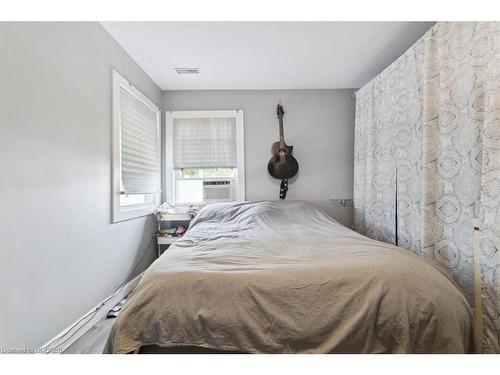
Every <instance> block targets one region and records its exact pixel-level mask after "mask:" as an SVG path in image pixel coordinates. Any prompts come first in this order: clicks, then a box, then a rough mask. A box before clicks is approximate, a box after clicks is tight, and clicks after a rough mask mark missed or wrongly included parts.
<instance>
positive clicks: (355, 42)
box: [102, 22, 434, 90]
mask: <svg viewBox="0 0 500 375" xmlns="http://www.w3.org/2000/svg"><path fill="white" fill-rule="evenodd" d="M102 24H103V26H104V27H105V28H106V29H107V30H108V32H109V33H110V34H111V35H112V36H113V37H114V38H115V39H116V40H117V42H118V43H119V44H120V45H121V46H122V47H123V48H124V49H125V50H126V51H127V52H128V53H129V54H130V56H132V58H133V59H134V60H135V61H137V63H138V64H139V65H140V66H141V67H142V68H143V69H144V70H145V71H146V73H148V74H149V76H150V77H151V78H152V79H153V80H154V81H155V82H156V83H157V84H158V85H159V86H160V88H161V89H162V90H217V89H313V88H315V89H327V88H358V87H361V86H363V85H364V84H365V83H367V82H368V81H369V80H370V79H371V78H372V77H374V76H375V75H377V74H378V73H380V72H381V71H382V70H383V69H384V68H385V67H387V66H388V65H389V64H390V63H391V62H392V61H394V60H395V59H396V58H397V57H398V56H400V55H401V54H402V53H403V52H404V51H405V50H406V49H407V48H408V47H410V46H411V45H412V44H413V43H414V42H415V41H416V40H417V39H418V38H419V37H420V36H422V35H423V34H424V33H425V31H427V30H428V29H429V28H430V27H431V26H432V25H433V24H434V23H433V22H103V23H102ZM174 68H200V74H198V75H178V74H177V73H176V72H175V70H174Z"/></svg>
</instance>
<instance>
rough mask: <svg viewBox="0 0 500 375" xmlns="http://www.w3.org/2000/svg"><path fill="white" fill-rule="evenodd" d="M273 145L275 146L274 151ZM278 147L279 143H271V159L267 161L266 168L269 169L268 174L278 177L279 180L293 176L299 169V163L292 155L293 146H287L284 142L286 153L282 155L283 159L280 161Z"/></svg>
mask: <svg viewBox="0 0 500 375" xmlns="http://www.w3.org/2000/svg"><path fill="white" fill-rule="evenodd" d="M276 145H277V146H276ZM275 146H276V148H277V150H276V151H274V149H275ZM279 149H280V143H279V142H275V143H274V144H273V156H272V157H271V160H269V163H267V170H268V171H269V174H270V175H271V176H273V177H274V178H279V179H281V180H282V179H284V178H291V177H293V176H295V175H296V174H297V172H298V171H299V163H298V162H297V160H296V159H295V158H294V157H293V156H292V151H293V146H288V145H287V144H285V150H286V154H285V157H284V161H282V157H281V156H280V152H279Z"/></svg>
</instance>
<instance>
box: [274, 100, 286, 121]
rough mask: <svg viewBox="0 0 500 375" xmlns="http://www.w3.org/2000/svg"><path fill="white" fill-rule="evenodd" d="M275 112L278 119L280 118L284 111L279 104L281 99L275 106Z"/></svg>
mask: <svg viewBox="0 0 500 375" xmlns="http://www.w3.org/2000/svg"><path fill="white" fill-rule="evenodd" d="M276 114H277V115H278V118H279V119H282V118H283V115H284V114H285V111H284V110H283V106H282V105H281V101H280V104H278V106H277V107H276Z"/></svg>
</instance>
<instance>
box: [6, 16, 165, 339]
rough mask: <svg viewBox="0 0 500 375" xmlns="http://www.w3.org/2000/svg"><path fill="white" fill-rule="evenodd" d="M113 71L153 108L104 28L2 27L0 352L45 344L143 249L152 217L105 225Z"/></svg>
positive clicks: (113, 284)
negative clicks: (142, 94) (117, 72)
mask: <svg viewBox="0 0 500 375" xmlns="http://www.w3.org/2000/svg"><path fill="white" fill-rule="evenodd" d="M112 68H115V69H117V70H118V71H119V72H120V73H122V74H123V75H124V76H125V77H126V78H128V79H129V80H130V81H131V82H132V83H133V84H134V85H135V86H136V87H137V88H138V89H139V90H140V91H142V92H143V93H144V94H145V95H146V96H147V97H149V98H150V99H151V100H152V101H153V102H155V103H157V104H158V105H160V104H161V91H160V89H159V88H158V87H157V85H156V84H155V83H154V82H153V81H152V80H151V79H150V78H149V77H148V76H147V75H146V74H145V73H144V71H143V70H142V69H141V68H140V67H139V66H138V65H137V64H136V63H135V62H134V61H133V60H132V59H131V58H130V57H129V56H128V55H127V54H126V53H125V52H124V51H123V49H122V48H121V47H120V46H119V45H118V44H117V43H116V42H115V41H114V39H112V37H111V36H110V35H109V34H108V33H107V32H106V31H105V30H104V29H103V28H102V26H101V25H100V24H98V23H96V22H91V23H55V22H47V23H33V22H27V23H0V95H1V96H0V99H1V100H0V105H1V107H0V116H1V117H0V210H1V214H0V301H1V302H0V348H26V347H27V348H36V347H39V346H40V345H42V344H44V343H45V342H46V341H48V340H49V339H51V338H52V337H53V336H55V335H56V334H58V333H59V332H60V331H61V330H63V329H64V328H66V327H68V326H69V325H70V324H71V323H73V322H74V321H75V320H76V319H78V318H79V317H81V316H82V315H83V314H84V313H86V312H87V311H89V310H90V309H91V308H93V307H94V306H95V305H96V304H97V303H98V302H100V301H101V300H103V299H104V298H106V297H107V296H109V295H110V294H112V292H113V291H114V290H115V288H117V287H118V286H119V285H120V284H121V283H122V282H123V281H124V280H125V279H126V278H127V276H128V274H129V272H130V271H131V269H132V267H133V265H134V263H135V262H136V261H137V260H138V258H139V257H140V255H141V253H142V252H143V251H144V250H145V248H146V247H147V246H148V244H149V243H150V239H151V237H152V235H153V231H154V221H153V218H152V217H151V216H149V217H143V218H139V219H134V220H129V221H126V222H121V223H117V224H111V69H112ZM153 259H154V243H152V244H151V246H150V247H149V249H148V251H147V254H146V256H145V258H144V260H143V263H142V265H141V266H140V267H139V270H140V269H143V268H144V267H145V266H147V265H149V264H150V263H151V261H152V260H153Z"/></svg>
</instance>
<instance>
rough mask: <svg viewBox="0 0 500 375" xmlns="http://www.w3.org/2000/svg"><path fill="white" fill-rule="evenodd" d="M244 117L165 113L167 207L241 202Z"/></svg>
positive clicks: (219, 113) (237, 114)
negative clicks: (169, 205)
mask: <svg viewBox="0 0 500 375" xmlns="http://www.w3.org/2000/svg"><path fill="white" fill-rule="evenodd" d="M243 137H244V133H243V111H241V110H237V111H172V112H168V111H167V112H166V133H165V140H166V141H165V144H166V150H167V152H166V160H165V166H166V171H165V174H166V183H167V186H166V191H167V202H168V203H170V204H172V205H186V204H196V203H202V202H215V201H230V200H237V201H243V200H245V173H244V172H245V171H244V169H245V167H244V164H245V162H244V139H243Z"/></svg>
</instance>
